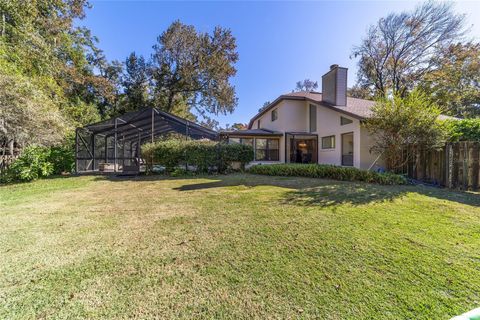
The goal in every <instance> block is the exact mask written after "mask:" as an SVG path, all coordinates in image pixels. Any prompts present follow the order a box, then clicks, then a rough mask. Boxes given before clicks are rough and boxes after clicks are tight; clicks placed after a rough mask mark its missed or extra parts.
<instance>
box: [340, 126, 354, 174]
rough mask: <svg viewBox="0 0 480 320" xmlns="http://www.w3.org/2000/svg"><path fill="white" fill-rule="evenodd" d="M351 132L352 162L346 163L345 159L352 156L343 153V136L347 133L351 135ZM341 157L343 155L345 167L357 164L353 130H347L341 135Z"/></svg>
mask: <svg viewBox="0 0 480 320" xmlns="http://www.w3.org/2000/svg"><path fill="white" fill-rule="evenodd" d="M349 134H351V135H352V143H353V151H352V154H351V157H352V160H351V162H349V163H346V162H347V161H345V157H350V155H345V154H343V137H344V136H345V135H349ZM340 157H341V158H340V160H341V164H342V166H344V167H354V166H355V133H354V132H353V131H350V132H345V133H342V134H341V135H340Z"/></svg>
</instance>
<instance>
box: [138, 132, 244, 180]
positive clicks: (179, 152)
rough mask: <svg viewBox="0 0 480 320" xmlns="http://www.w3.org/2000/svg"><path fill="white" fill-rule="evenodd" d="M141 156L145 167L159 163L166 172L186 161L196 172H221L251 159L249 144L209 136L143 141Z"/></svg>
mask: <svg viewBox="0 0 480 320" xmlns="http://www.w3.org/2000/svg"><path fill="white" fill-rule="evenodd" d="M142 158H144V159H145V161H146V162H147V167H148V168H152V166H153V165H161V166H164V167H165V169H166V171H167V172H173V171H174V170H175V168H177V167H178V166H184V165H186V164H188V165H189V166H194V167H196V171H197V172H210V171H218V172H225V171H227V170H228V169H230V168H231V164H232V163H233V162H238V163H240V166H241V168H242V169H243V168H244V167H245V164H246V163H248V162H250V161H252V160H253V148H252V147H251V146H247V145H241V144H226V143H223V142H215V141H209V140H181V139H169V140H164V141H157V142H154V143H148V144H145V145H143V146H142Z"/></svg>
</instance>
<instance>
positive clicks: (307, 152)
mask: <svg viewBox="0 0 480 320" xmlns="http://www.w3.org/2000/svg"><path fill="white" fill-rule="evenodd" d="M286 138H287V148H286V150H287V152H288V157H287V162H289V163H317V161H318V154H317V148H318V137H317V135H309V134H287V137H286Z"/></svg>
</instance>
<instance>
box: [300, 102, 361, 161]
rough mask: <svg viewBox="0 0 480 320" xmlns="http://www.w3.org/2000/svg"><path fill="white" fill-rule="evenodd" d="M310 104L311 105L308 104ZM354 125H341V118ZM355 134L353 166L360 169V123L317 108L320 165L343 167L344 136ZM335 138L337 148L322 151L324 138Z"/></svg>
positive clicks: (331, 111)
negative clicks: (345, 134) (350, 121)
mask: <svg viewBox="0 0 480 320" xmlns="http://www.w3.org/2000/svg"><path fill="white" fill-rule="evenodd" d="M307 104H310V103H307ZM341 116H342V117H344V118H347V119H350V120H352V123H349V124H345V125H343V126H342V125H340V117H341ZM349 132H353V166H354V167H357V168H359V167H360V156H361V155H360V121H359V120H358V119H355V118H352V117H348V116H344V115H342V114H341V113H339V112H336V111H334V110H331V109H328V108H325V107H322V106H317V131H316V132H314V133H316V134H318V163H324V164H334V165H338V166H340V165H342V134H343V133H349ZM327 136H335V148H333V149H322V137H327Z"/></svg>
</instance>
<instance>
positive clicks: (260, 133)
mask: <svg viewBox="0 0 480 320" xmlns="http://www.w3.org/2000/svg"><path fill="white" fill-rule="evenodd" d="M347 71H348V70H347V68H342V67H339V66H338V65H332V66H331V67H330V71H328V72H327V73H326V74H325V75H323V77H322V93H319V92H292V93H288V94H284V95H281V96H280V97H278V98H277V99H276V100H275V101H273V102H272V103H271V104H270V105H268V106H267V107H266V108H265V109H264V110H262V111H261V112H260V113H258V114H257V115H255V116H254V117H253V118H252V119H251V120H250V123H249V125H248V129H247V130H236V131H222V132H220V135H221V137H222V139H226V140H228V142H229V143H243V144H249V145H252V146H253V148H254V150H255V160H254V161H253V162H252V163H251V164H259V163H320V164H333V165H341V166H353V167H357V168H362V169H368V168H370V167H371V166H372V165H374V164H376V165H377V166H381V165H382V163H381V161H376V160H377V156H376V155H375V154H372V153H370V148H371V146H372V137H371V136H370V135H369V133H368V132H367V130H366V129H365V128H364V127H363V125H362V121H363V120H364V119H365V118H367V117H368V116H369V115H370V114H371V108H372V106H373V105H374V104H375V103H374V102H373V101H370V100H364V99H357V98H351V97H347Z"/></svg>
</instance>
